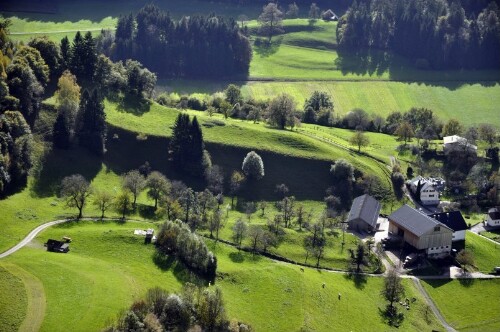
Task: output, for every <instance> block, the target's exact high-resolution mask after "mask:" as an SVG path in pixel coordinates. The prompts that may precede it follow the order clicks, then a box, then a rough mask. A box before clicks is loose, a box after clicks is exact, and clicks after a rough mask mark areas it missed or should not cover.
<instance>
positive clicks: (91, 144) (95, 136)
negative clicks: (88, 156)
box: [78, 90, 106, 155]
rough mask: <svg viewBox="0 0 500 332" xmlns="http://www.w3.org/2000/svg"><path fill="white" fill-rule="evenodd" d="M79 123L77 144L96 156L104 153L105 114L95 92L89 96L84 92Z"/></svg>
mask: <svg viewBox="0 0 500 332" xmlns="http://www.w3.org/2000/svg"><path fill="white" fill-rule="evenodd" d="M80 113H81V120H80V121H81V122H80V130H79V135H78V136H79V137H78V138H79V143H80V145H81V146H84V147H87V148H88V149H89V150H90V151H92V152H93V153H95V154H97V155H102V154H104V152H105V151H106V149H105V141H106V114H105V113H104V105H103V103H102V100H101V98H100V97H99V94H98V92H97V90H94V92H93V93H92V95H91V94H89V93H88V91H84V93H83V95H82V99H81V102H80Z"/></svg>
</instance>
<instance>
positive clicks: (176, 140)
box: [169, 113, 190, 169]
mask: <svg viewBox="0 0 500 332" xmlns="http://www.w3.org/2000/svg"><path fill="white" fill-rule="evenodd" d="M189 134H190V133H189V115H187V114H183V113H180V114H179V115H178V116H177V119H176V120H175V123H174V128H173V133H172V139H171V141H170V146H169V150H170V151H169V153H170V157H171V160H172V161H173V162H174V164H175V166H176V167H177V168H179V169H182V168H184V167H185V166H186V163H187V159H188V158H187V155H188V150H189V142H190V137H189Z"/></svg>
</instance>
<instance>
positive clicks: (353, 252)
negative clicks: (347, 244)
mask: <svg viewBox="0 0 500 332" xmlns="http://www.w3.org/2000/svg"><path fill="white" fill-rule="evenodd" d="M349 255H350V257H351V264H353V265H355V266H356V273H360V272H361V266H367V265H368V263H369V261H368V255H369V252H368V251H367V250H366V247H365V245H364V244H363V243H358V245H357V246H356V249H349Z"/></svg>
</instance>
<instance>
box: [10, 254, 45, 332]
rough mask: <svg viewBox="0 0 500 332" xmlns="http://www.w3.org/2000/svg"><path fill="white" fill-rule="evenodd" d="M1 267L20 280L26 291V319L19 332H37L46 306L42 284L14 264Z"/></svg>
mask: <svg viewBox="0 0 500 332" xmlns="http://www.w3.org/2000/svg"><path fill="white" fill-rule="evenodd" d="M2 266H3V267H4V268H5V269H7V271H9V272H10V273H12V274H13V275H15V276H16V277H18V278H20V279H21V280H22V282H23V283H24V287H25V289H26V295H27V298H28V307H27V308H26V317H25V318H24V321H23V322H22V324H21V327H20V328H19V331H21V332H24V331H26V332H31V331H39V330H40V327H41V326H42V322H43V318H44V317H45V308H46V306H47V303H46V298H45V291H44V289H43V284H42V282H41V281H40V280H39V279H38V278H36V277H35V276H34V275H32V274H31V273H29V272H28V271H26V270H24V269H22V268H21V267H19V266H17V265H15V264H10V263H2Z"/></svg>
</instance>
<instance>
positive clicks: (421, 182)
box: [410, 175, 444, 205]
mask: <svg viewBox="0 0 500 332" xmlns="http://www.w3.org/2000/svg"><path fill="white" fill-rule="evenodd" d="M435 180H436V181H432V180H431V179H429V178H424V177H422V176H420V175H419V176H417V177H416V178H414V179H413V180H411V181H410V190H411V191H412V193H413V195H415V197H416V198H417V199H418V200H420V202H421V203H422V204H423V205H438V204H439V191H438V190H437V188H436V187H435V186H440V187H441V186H442V187H444V180H442V181H438V180H437V179H435Z"/></svg>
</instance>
